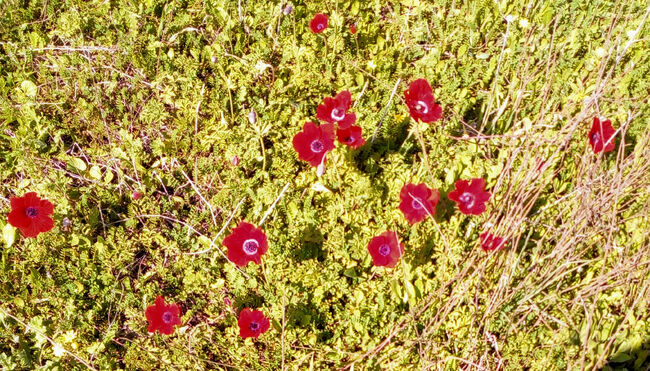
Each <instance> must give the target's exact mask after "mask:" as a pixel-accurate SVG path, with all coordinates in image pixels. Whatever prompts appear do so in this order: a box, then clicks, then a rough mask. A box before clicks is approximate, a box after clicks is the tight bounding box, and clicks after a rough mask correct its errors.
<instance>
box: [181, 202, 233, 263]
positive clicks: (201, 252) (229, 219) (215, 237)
mask: <svg viewBox="0 0 650 371" xmlns="http://www.w3.org/2000/svg"><path fill="white" fill-rule="evenodd" d="M245 199H246V196H244V197H242V199H241V200H239V203H238V204H237V206H235V209H234V210H233V211H232V212H231V213H230V216H229V217H228V220H226V222H225V223H224V224H223V226H222V227H221V229H220V230H219V232H217V235H216V236H214V238H213V239H212V240H211V241H210V246H208V248H207V249H205V250H201V251H196V252H186V253H185V255H199V254H203V253H206V252H208V251H210V250H212V248H213V247H217V245H216V244H215V243H214V241H216V240H217V238H219V236H221V234H222V233H223V231H225V230H226V228H227V227H228V225H229V224H230V221H231V220H232V218H233V217H234V216H235V213H236V212H237V210H239V206H241V204H242V203H243V202H244V200H245ZM217 250H219V252H220V253H221V255H222V256H223V257H224V258H226V259H228V258H227V257H226V255H224V253H223V251H221V249H220V248H219V247H217ZM242 273H243V272H242Z"/></svg>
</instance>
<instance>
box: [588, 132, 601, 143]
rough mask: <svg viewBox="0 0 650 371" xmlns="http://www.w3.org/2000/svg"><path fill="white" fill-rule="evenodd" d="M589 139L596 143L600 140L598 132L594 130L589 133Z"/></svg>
mask: <svg viewBox="0 0 650 371" xmlns="http://www.w3.org/2000/svg"><path fill="white" fill-rule="evenodd" d="M590 139H591V141H592V142H594V143H598V142H600V133H598V132H595V133H593V134H591V138H590Z"/></svg>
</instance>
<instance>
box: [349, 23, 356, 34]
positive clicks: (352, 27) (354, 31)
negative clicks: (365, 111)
mask: <svg viewBox="0 0 650 371" xmlns="http://www.w3.org/2000/svg"><path fill="white" fill-rule="evenodd" d="M350 33H351V34H353V35H354V34H355V33H357V27H356V26H355V25H353V24H351V25H350Z"/></svg>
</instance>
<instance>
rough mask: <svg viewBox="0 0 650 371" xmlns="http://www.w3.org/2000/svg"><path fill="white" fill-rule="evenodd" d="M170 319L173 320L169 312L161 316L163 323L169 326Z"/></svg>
mask: <svg viewBox="0 0 650 371" xmlns="http://www.w3.org/2000/svg"><path fill="white" fill-rule="evenodd" d="M172 319H174V316H172V314H171V313H170V312H165V313H163V315H162V320H163V322H165V323H167V324H169V323H172Z"/></svg>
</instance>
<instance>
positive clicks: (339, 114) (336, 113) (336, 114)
mask: <svg viewBox="0 0 650 371" xmlns="http://www.w3.org/2000/svg"><path fill="white" fill-rule="evenodd" d="M331 116H332V119H334V121H341V120H343V118H344V117H345V111H341V110H340V109H338V108H334V109H333V110H332V114H331Z"/></svg>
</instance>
